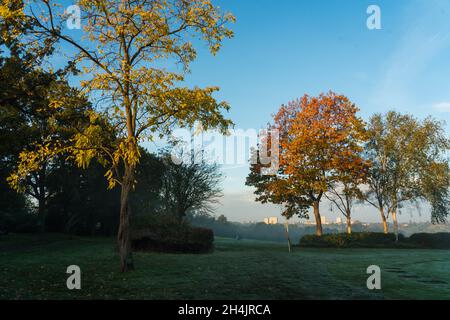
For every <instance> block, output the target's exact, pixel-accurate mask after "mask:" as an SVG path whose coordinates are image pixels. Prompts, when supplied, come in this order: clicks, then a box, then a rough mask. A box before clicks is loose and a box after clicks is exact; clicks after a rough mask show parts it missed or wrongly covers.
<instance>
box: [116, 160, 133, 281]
mask: <svg viewBox="0 0 450 320" xmlns="http://www.w3.org/2000/svg"><path fill="white" fill-rule="evenodd" d="M133 180H134V168H131V167H126V168H125V174H124V177H123V181H122V190H121V195H120V222H119V232H118V235H117V244H118V247H119V255H120V271H121V272H127V271H130V270H133V269H134V264H133V254H132V251H131V233H130V216H131V209H130V203H129V198H130V192H131V189H132V184H133Z"/></svg>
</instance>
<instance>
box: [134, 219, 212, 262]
mask: <svg viewBox="0 0 450 320" xmlns="http://www.w3.org/2000/svg"><path fill="white" fill-rule="evenodd" d="M131 245H132V248H133V250H135V251H153V252H167V253H197V254H198V253H209V252H212V251H213V246H214V233H213V231H212V230H210V229H206V228H193V227H191V226H190V225H189V224H187V223H185V222H180V221H179V220H178V219H174V218H171V217H161V216H157V217H150V218H144V220H140V221H135V222H134V225H133V228H132V237H131Z"/></svg>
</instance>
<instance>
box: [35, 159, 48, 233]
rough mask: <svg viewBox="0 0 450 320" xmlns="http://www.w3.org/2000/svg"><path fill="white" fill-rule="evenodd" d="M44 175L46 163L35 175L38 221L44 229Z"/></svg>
mask: <svg viewBox="0 0 450 320" xmlns="http://www.w3.org/2000/svg"><path fill="white" fill-rule="evenodd" d="M45 177H46V165H44V166H43V167H42V169H41V170H39V173H38V175H37V178H38V181H37V190H38V194H37V202H38V220H39V223H40V224H41V225H42V230H43V231H45V214H46V207H47V205H46V195H45V192H46V190H45V184H46V181H45Z"/></svg>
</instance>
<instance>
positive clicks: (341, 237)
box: [299, 232, 405, 248]
mask: <svg viewBox="0 0 450 320" xmlns="http://www.w3.org/2000/svg"><path fill="white" fill-rule="evenodd" d="M404 243H405V237H404V236H403V235H399V242H398V243H397V242H396V239H395V235H394V234H391V233H389V234H384V233H377V232H355V233H352V234H351V235H348V234H343V233H340V234H326V235H323V236H321V237H319V236H316V235H306V236H303V237H302V238H301V239H300V244H299V245H300V247H314V248H386V247H389V248H390V247H398V246H400V244H402V245H403V244H404Z"/></svg>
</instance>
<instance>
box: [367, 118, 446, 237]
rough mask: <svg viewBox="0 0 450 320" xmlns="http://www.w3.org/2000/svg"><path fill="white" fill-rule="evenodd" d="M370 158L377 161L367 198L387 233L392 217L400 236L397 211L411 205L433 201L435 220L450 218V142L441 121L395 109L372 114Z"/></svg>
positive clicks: (372, 170)
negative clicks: (419, 117) (449, 154)
mask: <svg viewBox="0 0 450 320" xmlns="http://www.w3.org/2000/svg"><path fill="white" fill-rule="evenodd" d="M368 136H369V141H368V143H367V145H366V151H365V154H366V157H367V159H368V160H369V161H370V162H371V163H372V167H371V169H370V172H369V178H368V190H367V191H366V193H365V200H366V201H367V202H368V203H369V204H371V205H372V206H374V207H375V208H377V209H378V210H379V212H380V216H381V219H382V222H383V226H384V232H385V233H387V232H388V224H387V220H388V218H389V217H392V220H393V224H394V232H395V234H396V235H398V217H397V215H398V209H399V208H401V207H402V206H403V205H404V204H406V203H411V202H420V201H428V202H429V203H430V204H431V205H432V220H433V221H442V220H445V217H446V216H447V215H448V210H449V209H448V206H445V203H448V190H449V187H450V184H449V175H448V172H449V171H448V160H447V159H446V153H447V152H448V150H449V147H450V143H449V142H450V140H449V139H448V137H446V135H445V131H444V129H443V126H442V123H440V122H438V121H435V120H433V119H432V118H427V119H425V120H423V121H419V120H417V119H416V118H414V117H413V116H411V115H408V114H400V113H398V112H394V111H390V112H388V113H387V114H386V115H381V114H376V115H374V116H372V118H371V119H370V121H369V127H368Z"/></svg>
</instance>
